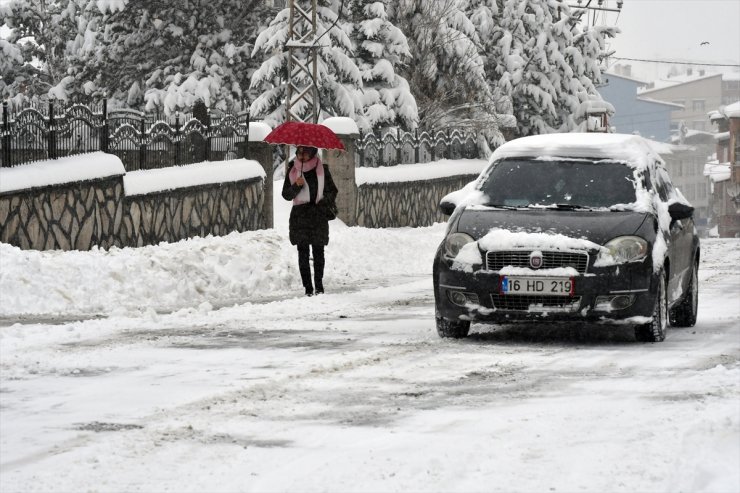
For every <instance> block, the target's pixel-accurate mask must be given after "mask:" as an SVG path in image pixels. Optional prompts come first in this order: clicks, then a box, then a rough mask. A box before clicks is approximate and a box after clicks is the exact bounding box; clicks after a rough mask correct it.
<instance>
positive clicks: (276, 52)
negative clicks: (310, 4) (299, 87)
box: [251, 0, 362, 125]
mask: <svg viewBox="0 0 740 493" xmlns="http://www.w3.org/2000/svg"><path fill="white" fill-rule="evenodd" d="M339 8H340V2H338V1H331V0H321V1H320V2H319V5H318V7H317V45H318V46H319V47H320V48H319V49H318V51H317V61H318V64H317V65H318V71H317V72H318V73H317V77H316V80H315V81H310V80H304V81H302V82H303V83H305V84H309V83H311V82H315V84H316V86H317V89H318V104H319V108H320V111H319V120H323V119H324V118H326V117H327V116H349V117H352V118H355V119H358V117H359V115H360V111H361V109H362V104H361V99H360V88H361V87H362V77H361V75H360V71H359V69H358V68H357V65H356V64H355V62H354V60H353V59H352V56H351V55H352V43H351V40H350V37H349V36H348V34H347V33H348V32H349V31H351V26H350V25H349V24H348V23H347V22H346V21H342V19H341V18H338V14H337V12H338V11H339ZM289 14H290V11H289V9H283V10H282V11H280V12H279V13H278V14H277V15H276V16H275V18H274V19H273V21H272V22H271V23H270V25H269V27H268V28H267V29H265V30H263V31H262V32H261V33H260V35H259V37H258V38H257V41H256V43H255V46H254V50H253V52H252V56H253V57H257V56H259V55H260V54H261V56H262V58H263V60H264V61H263V62H262V65H261V66H260V68H259V69H258V70H257V71H256V72H255V73H254V74H253V75H252V83H251V88H252V89H254V90H258V91H260V96H259V97H258V98H257V99H256V100H255V101H254V102H253V103H252V105H251V112H252V114H254V115H256V116H257V117H258V118H262V119H264V120H265V121H266V122H267V123H269V124H271V125H276V124H279V123H282V122H283V121H285V119H286V115H285V108H284V101H285V97H286V93H287V85H286V81H287V75H288V74H287V64H288V50H287V48H286V47H285V45H286V43H287V42H288V39H289V32H288V28H289V26H288V18H289ZM342 18H346V12H343V15H342ZM295 110H296V111H297V112H298V113H301V112H302V111H305V107H304V108H302V107H301V106H300V105H298V106H296V108H295ZM307 117H308V115H307V114H305V115H304V118H307Z"/></svg>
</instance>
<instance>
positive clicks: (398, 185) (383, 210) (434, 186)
mask: <svg viewBox="0 0 740 493" xmlns="http://www.w3.org/2000/svg"><path fill="white" fill-rule="evenodd" d="M477 177H478V175H477V174H475V175H457V176H449V177H444V178H435V179H430V180H424V181H404V182H394V183H365V184H362V185H359V186H358V187H357V202H356V204H357V205H356V211H357V225H358V226H364V227H366V228H400V227H406V226H409V227H419V226H431V225H432V224H434V223H435V222H445V221H446V220H447V216H445V215H444V214H442V213H440V212H439V210H438V209H437V206H438V205H439V201H440V200H441V199H442V197H444V196H445V195H447V194H448V193H450V192H454V191H455V190H459V189H461V188H462V187H464V186H465V185H467V184H468V183H470V182H471V181H473V180H474V179H476V178H477Z"/></svg>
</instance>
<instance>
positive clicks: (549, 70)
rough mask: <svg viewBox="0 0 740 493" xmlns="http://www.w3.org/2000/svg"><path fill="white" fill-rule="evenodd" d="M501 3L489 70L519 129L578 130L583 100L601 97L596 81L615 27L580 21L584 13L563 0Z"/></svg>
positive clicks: (525, 131) (507, 0)
mask: <svg viewBox="0 0 740 493" xmlns="http://www.w3.org/2000/svg"><path fill="white" fill-rule="evenodd" d="M497 8H498V10H499V11H500V12H501V14H500V22H499V23H498V24H497V27H496V28H495V29H494V33H493V35H492V39H493V40H495V41H494V43H493V44H491V45H490V49H491V50H492V62H493V64H494V66H493V71H492V72H491V71H490V69H489V74H491V75H492V76H493V77H494V78H497V80H494V83H495V84H496V90H495V93H496V94H497V95H499V96H500V98H501V99H503V100H508V102H509V105H508V106H509V107H510V109H511V111H512V112H513V114H514V116H515V117H516V120H517V126H518V129H517V130H518V133H519V135H530V134H537V133H548V132H554V131H561V132H562V131H571V130H574V129H575V128H576V127H577V122H575V121H574V118H573V115H574V114H575V113H576V112H577V111H578V108H579V107H580V105H581V103H583V102H584V101H587V100H589V99H592V98H594V97H598V93H597V92H596V89H595V86H594V82H595V81H596V82H598V81H599V80H600V77H601V71H600V69H599V62H600V61H601V60H602V59H603V57H604V56H605V55H606V53H605V48H604V39H605V38H606V37H609V36H612V35H614V33H615V30H614V28H606V27H597V28H583V27H581V19H580V15H579V14H578V13H577V12H574V11H571V9H570V7H569V6H568V4H567V2H565V1H563V0H531V1H528V2H520V1H518V0H498V1H497Z"/></svg>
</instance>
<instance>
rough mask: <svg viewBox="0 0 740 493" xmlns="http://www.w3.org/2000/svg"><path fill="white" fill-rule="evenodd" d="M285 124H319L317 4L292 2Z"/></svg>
mask: <svg viewBox="0 0 740 493" xmlns="http://www.w3.org/2000/svg"><path fill="white" fill-rule="evenodd" d="M289 1H290V3H289V8H290V18H289V21H288V29H289V33H288V36H289V37H288V42H287V43H286V47H287V48H288V88H287V89H288V90H287V96H286V98H285V115H286V121H294V120H297V121H308V122H310V123H318V120H319V105H318V96H319V95H318V90H317V86H316V75H317V61H316V52H317V51H318V49H319V47H318V46H317V44H316V37H317V36H316V0H289Z"/></svg>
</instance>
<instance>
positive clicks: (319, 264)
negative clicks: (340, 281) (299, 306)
mask: <svg viewBox="0 0 740 493" xmlns="http://www.w3.org/2000/svg"><path fill="white" fill-rule="evenodd" d="M313 281H314V285H315V286H316V294H321V293H323V292H324V282H323V281H324V247H323V245H313Z"/></svg>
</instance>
